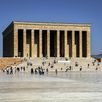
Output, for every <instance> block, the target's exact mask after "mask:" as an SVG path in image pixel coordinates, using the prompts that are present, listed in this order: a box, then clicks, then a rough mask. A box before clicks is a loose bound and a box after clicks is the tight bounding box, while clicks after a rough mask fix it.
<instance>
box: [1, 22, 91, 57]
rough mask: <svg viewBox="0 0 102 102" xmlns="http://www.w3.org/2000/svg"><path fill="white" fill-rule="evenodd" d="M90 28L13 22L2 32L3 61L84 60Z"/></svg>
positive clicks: (88, 54)
mask: <svg viewBox="0 0 102 102" xmlns="http://www.w3.org/2000/svg"><path fill="white" fill-rule="evenodd" d="M90 55H91V51H90V24H67V23H33V22H16V21H14V22H12V23H11V24H10V25H9V26H8V27H7V28H6V29H5V30H4V32H3V56H4V57H32V58H34V57H67V58H69V57H73V58H76V57H79V58H81V57H86V58H89V57H90Z"/></svg>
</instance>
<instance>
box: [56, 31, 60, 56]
mask: <svg viewBox="0 0 102 102" xmlns="http://www.w3.org/2000/svg"><path fill="white" fill-rule="evenodd" d="M57 57H60V31H59V30H57Z"/></svg>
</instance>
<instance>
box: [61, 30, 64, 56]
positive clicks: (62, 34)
mask: <svg viewBox="0 0 102 102" xmlns="http://www.w3.org/2000/svg"><path fill="white" fill-rule="evenodd" d="M64 46H65V45H64V31H60V57H64V50H65V49H64Z"/></svg>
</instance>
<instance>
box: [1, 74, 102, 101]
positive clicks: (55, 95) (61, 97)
mask: <svg viewBox="0 0 102 102" xmlns="http://www.w3.org/2000/svg"><path fill="white" fill-rule="evenodd" d="M0 102H102V74H101V72H70V73H69V72H67V73H65V72H59V73H58V74H57V75H56V74H55V73H54V72H50V73H48V74H45V75H35V74H33V75H31V73H29V72H20V73H16V74H10V75H7V74H6V73H3V72H0Z"/></svg>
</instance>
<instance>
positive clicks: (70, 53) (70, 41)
mask: <svg viewBox="0 0 102 102" xmlns="http://www.w3.org/2000/svg"><path fill="white" fill-rule="evenodd" d="M67 41H68V45H69V57H72V31H68V36H67Z"/></svg>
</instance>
